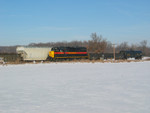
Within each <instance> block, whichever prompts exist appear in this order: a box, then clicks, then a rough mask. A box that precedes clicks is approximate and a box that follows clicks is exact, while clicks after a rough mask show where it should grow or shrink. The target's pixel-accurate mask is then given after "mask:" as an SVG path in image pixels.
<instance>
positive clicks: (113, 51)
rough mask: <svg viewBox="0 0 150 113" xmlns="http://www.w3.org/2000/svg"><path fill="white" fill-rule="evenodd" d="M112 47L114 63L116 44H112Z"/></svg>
mask: <svg viewBox="0 0 150 113" xmlns="http://www.w3.org/2000/svg"><path fill="white" fill-rule="evenodd" d="M112 45H113V53H114V61H115V60H116V55H115V45H116V44H112Z"/></svg>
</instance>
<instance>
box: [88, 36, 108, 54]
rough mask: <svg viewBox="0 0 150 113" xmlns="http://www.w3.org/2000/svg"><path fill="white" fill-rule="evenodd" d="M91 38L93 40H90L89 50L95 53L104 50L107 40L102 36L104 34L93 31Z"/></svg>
mask: <svg viewBox="0 0 150 113" xmlns="http://www.w3.org/2000/svg"><path fill="white" fill-rule="evenodd" d="M91 38H92V40H89V42H88V51H89V52H95V53H100V52H104V51H105V49H106V46H107V42H106V40H104V39H103V38H102V35H100V36H98V35H97V34H96V33H92V34H91Z"/></svg>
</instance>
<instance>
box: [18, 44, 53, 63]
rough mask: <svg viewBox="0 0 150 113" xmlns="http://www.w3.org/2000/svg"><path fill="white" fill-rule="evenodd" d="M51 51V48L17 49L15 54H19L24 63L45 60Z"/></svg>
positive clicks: (23, 47) (24, 47)
mask: <svg viewBox="0 0 150 113" xmlns="http://www.w3.org/2000/svg"><path fill="white" fill-rule="evenodd" d="M49 51H51V47H28V46H27V47H26V46H22V47H17V48H16V52H17V53H18V54H21V57H22V59H23V60H24V61H36V60H37V61H43V60H46V59H47V57H48V54H49Z"/></svg>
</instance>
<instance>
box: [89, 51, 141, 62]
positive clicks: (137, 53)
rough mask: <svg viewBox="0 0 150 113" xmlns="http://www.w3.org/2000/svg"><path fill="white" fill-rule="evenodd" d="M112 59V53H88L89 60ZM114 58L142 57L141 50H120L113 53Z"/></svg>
mask: <svg viewBox="0 0 150 113" xmlns="http://www.w3.org/2000/svg"><path fill="white" fill-rule="evenodd" d="M101 58H103V59H113V58H114V54H113V53H89V59H90V60H93V59H94V60H98V59H101ZM115 58H116V59H128V58H135V59H142V51H132V50H130V51H120V52H119V53H115Z"/></svg>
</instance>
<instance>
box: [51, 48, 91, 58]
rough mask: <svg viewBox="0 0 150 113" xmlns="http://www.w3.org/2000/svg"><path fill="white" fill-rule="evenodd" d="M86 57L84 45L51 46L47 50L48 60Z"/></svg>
mask: <svg viewBox="0 0 150 113" xmlns="http://www.w3.org/2000/svg"><path fill="white" fill-rule="evenodd" d="M83 58H84V59H88V53H87V49H86V48H85V47H53V48H52V49H51V51H50V52H49V60H51V61H54V60H62V59H83Z"/></svg>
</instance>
